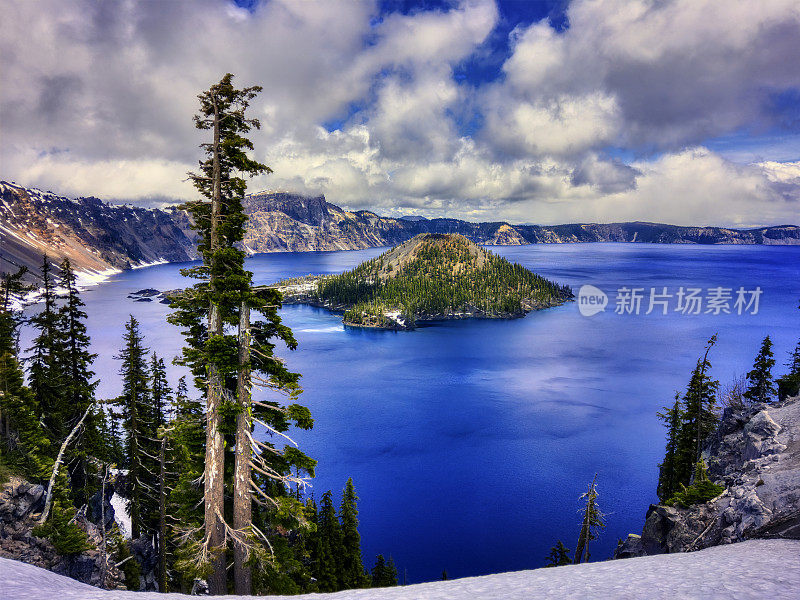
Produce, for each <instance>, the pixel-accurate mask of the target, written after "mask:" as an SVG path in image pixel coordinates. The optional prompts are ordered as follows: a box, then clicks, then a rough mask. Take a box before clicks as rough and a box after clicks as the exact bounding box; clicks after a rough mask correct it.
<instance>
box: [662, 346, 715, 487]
mask: <svg viewBox="0 0 800 600" xmlns="http://www.w3.org/2000/svg"><path fill="white" fill-rule="evenodd" d="M716 341H717V336H716V335H714V336H712V337H711V339H710V340H709V341H708V344H707V345H706V348H705V353H704V355H703V357H702V358H700V359H698V361H697V364H696V365H695V368H694V370H693V371H692V374H691V376H690V378H689V384H688V385H687V386H686V392H685V393H684V395H683V397H680V396H679V395H678V394H677V393H676V394H675V403H674V404H673V405H672V406H671V407H664V410H663V412H661V413H659V414H658V418H659V419H661V420H662V421H663V422H664V426H665V427H666V428H667V444H666V448H665V454H664V461H663V462H662V463H661V464H660V465H659V476H658V489H657V493H658V498H659V500H661V501H662V502H663V501H665V500H666V499H667V498H670V497H671V496H672V495H674V494H675V493H676V492H678V491H679V490H680V489H681V487H682V486H687V485H689V483H690V482H691V481H692V476H693V474H694V468H695V464H696V462H697V461H698V460H699V459H700V451H701V448H702V444H703V442H704V441H705V440H706V438H708V436H709V435H711V434H712V433H713V432H714V431H715V430H716V428H717V424H718V423H719V416H718V414H717V391H718V389H719V381H716V380H714V379H712V378H711V376H710V374H709V373H710V371H711V362H710V361H709V359H708V355H709V352H710V351H711V348H713V347H714V344H716Z"/></svg>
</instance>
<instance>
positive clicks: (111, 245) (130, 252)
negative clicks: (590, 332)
mask: <svg viewBox="0 0 800 600" xmlns="http://www.w3.org/2000/svg"><path fill="white" fill-rule="evenodd" d="M245 210H246V212H247V213H248V215H249V217H250V220H249V223H248V231H247V234H246V236H245V239H244V246H245V249H246V250H247V251H248V252H250V253H257V252H305V251H324V250H362V249H365V248H376V247H381V246H396V245H398V244H401V243H403V242H405V241H407V240H410V239H411V238H413V237H414V236H416V235H419V234H421V233H457V234H460V235H463V236H464V237H466V238H467V239H469V240H471V241H472V242H475V243H476V244H482V245H489V246H492V245H496V246H509V245H521V244H539V243H551V244H558V243H578V242H650V243H660V244H770V245H786V244H793V245H797V244H800V227H797V226H795V225H782V226H775V227H761V228H756V229H730V228H724V227H682V226H677V225H663V224H659V223H644V222H634V223H609V224H597V223H585V224H568V225H548V226H544V225H511V224H509V223H506V222H502V221H498V222H487V223H472V222H469V221H461V220H458V219H447V218H439V219H425V218H421V217H412V218H407V217H406V218H393V217H381V216H379V215H377V214H376V213H374V212H372V211H368V210H360V211H348V210H345V209H343V208H340V207H339V206H336V205H335V204H331V203H330V202H327V201H326V200H325V197H324V196H315V197H308V196H302V195H299V194H293V193H288V192H269V193H267V192H260V193H255V194H251V195H248V196H247V197H246V198H245ZM195 239H196V236H195V233H194V231H193V230H192V229H191V221H190V220H189V217H188V215H187V214H186V213H185V212H183V211H181V210H177V209H170V210H160V209H151V208H140V207H133V206H130V205H114V204H111V203H108V202H103V201H101V200H98V199H97V198H93V197H88V198H77V199H70V198H66V197H64V196H59V195H57V194H54V193H53V192H45V191H42V190H38V189H34V188H25V187H23V186H20V185H17V184H14V183H9V182H5V181H2V182H0V269H2V270H4V271H9V270H14V269H16V268H17V266H18V265H24V266H27V267H29V268H30V269H31V270H32V271H33V272H34V273H36V272H38V268H39V265H40V263H41V255H42V253H43V252H47V253H48V255H50V256H52V257H53V259H54V260H59V259H60V258H62V257H64V256H68V257H69V258H70V259H71V260H72V261H73V262H74V263H75V266H76V267H77V268H78V269H79V270H82V271H85V272H89V273H95V272H107V271H116V270H121V269H127V268H131V267H135V266H137V265H144V264H150V263H154V262H182V261H188V260H195V259H196V258H198V254H197V250H196V248H195Z"/></svg>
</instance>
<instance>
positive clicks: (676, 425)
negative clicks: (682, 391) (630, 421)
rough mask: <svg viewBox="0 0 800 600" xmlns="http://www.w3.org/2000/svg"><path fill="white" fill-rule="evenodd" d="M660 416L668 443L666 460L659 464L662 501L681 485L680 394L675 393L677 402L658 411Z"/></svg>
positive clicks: (659, 489)
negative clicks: (679, 472) (679, 462)
mask: <svg viewBox="0 0 800 600" xmlns="http://www.w3.org/2000/svg"><path fill="white" fill-rule="evenodd" d="M658 418H659V419H661V420H662V421H663V423H664V426H665V427H666V428H667V445H666V448H665V454H664V462H662V463H661V464H660V465H658V489H657V493H658V498H659V500H661V501H662V502H663V501H664V500H666V499H667V498H669V497H670V496H672V495H673V494H674V493H675V492H676V491H677V490H678V489H679V486H680V483H681V482H680V481H679V480H678V460H679V459H678V442H679V435H680V428H681V424H682V421H683V413H682V412H681V404H680V395H679V394H678V393H676V394H675V403H674V404H673V405H672V407H671V408H670V407H666V406H665V407H664V411H663V412H660V413H658Z"/></svg>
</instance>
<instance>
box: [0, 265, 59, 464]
mask: <svg viewBox="0 0 800 600" xmlns="http://www.w3.org/2000/svg"><path fill="white" fill-rule="evenodd" d="M25 272H26V270H25V269H20V270H19V271H18V272H16V273H13V274H9V273H3V274H2V277H1V278H0V437H2V438H3V440H2V444H0V453H3V452H5V453H6V455H5V457H4V459H3V460H4V462H5V463H6V464H7V465H8V466H9V467H12V468H14V470H15V471H18V472H19V473H21V474H23V475H27V476H29V477H31V478H34V479H43V478H45V477H47V476H48V475H49V471H50V467H51V465H52V459H51V458H50V452H51V451H50V440H49V439H48V437H47V435H45V433H44V431H43V430H42V427H41V425H40V423H39V418H38V414H37V406H36V400H35V397H34V394H33V393H32V392H31V390H30V389H29V388H28V387H27V386H25V384H24V374H23V372H22V366H21V365H20V363H19V348H18V345H17V334H18V328H19V325H20V322H21V315H20V313H19V311H15V310H13V305H12V302H13V300H15V299H16V298H19V297H20V296H21V295H22V294H24V293H25V292H27V291H29V286H27V285H26V284H25V283H24V281H23V277H24V275H25Z"/></svg>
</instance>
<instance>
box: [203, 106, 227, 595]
mask: <svg viewBox="0 0 800 600" xmlns="http://www.w3.org/2000/svg"><path fill="white" fill-rule="evenodd" d="M219 129H220V115H219V110H218V108H217V99H216V96H215V97H214V147H213V157H212V180H213V181H212V184H213V194H212V198H211V229H210V239H209V248H210V252H211V261H210V262H211V267H212V268H211V275H210V278H209V288H210V291H211V294H212V299H211V305H210V307H209V315H208V334H209V336H215V335H221V334H222V318H221V315H220V312H219V306H217V304H216V299H215V298H213V294H215V292H216V277H215V275H214V262H215V261H216V259H215V257H214V253H215V252H216V250H217V247H218V246H219V239H218V238H219V233H218V223H219V217H220V212H221V210H222V181H221V178H222V172H221V169H220V162H219V153H220V130H219ZM221 401H222V381H221V379H220V375H219V371H218V369H217V367H216V365H214V364H209V365H208V397H207V399H206V463H205V471H204V475H203V477H204V486H205V488H204V496H205V505H204V523H203V524H204V527H205V532H206V540H205V541H206V543H207V544H208V546H209V547H210V548H211V569H212V572H211V576H210V577H209V579H208V587H209V591H210V592H211V593H212V594H214V595H223V594H225V593H227V591H228V584H227V579H228V578H227V573H226V568H225V548H224V546H225V528H224V523H222V519H223V515H224V514H225V512H224V511H225V487H224V484H225V482H224V479H225V448H224V443H223V441H224V440H223V437H222V431H221V427H220V425H221V422H220V414H219V408H220V403H221Z"/></svg>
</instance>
